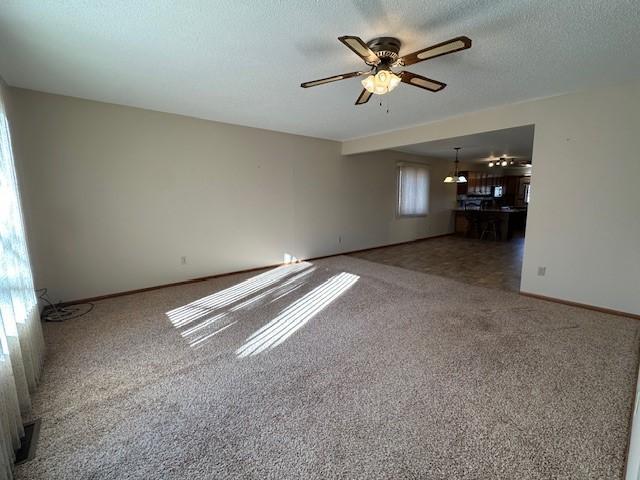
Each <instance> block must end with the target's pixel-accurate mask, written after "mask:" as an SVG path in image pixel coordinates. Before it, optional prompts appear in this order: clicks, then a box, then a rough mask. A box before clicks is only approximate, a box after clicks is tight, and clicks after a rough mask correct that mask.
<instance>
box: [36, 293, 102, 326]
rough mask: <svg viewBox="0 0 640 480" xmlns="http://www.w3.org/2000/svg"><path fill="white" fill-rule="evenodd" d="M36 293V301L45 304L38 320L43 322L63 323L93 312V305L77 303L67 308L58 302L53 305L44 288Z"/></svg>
mask: <svg viewBox="0 0 640 480" xmlns="http://www.w3.org/2000/svg"><path fill="white" fill-rule="evenodd" d="M36 293H37V294H38V299H39V300H42V301H43V302H45V303H46V304H47V305H46V306H45V307H44V309H43V310H42V314H41V315H40V318H41V319H42V320H44V321H45V322H64V321H65V320H72V319H74V318H79V317H82V316H83V315H86V314H87V313H89V312H90V311H91V310H93V303H79V304H77V305H67V306H63V305H62V304H61V303H60V302H58V303H57V304H54V303H53V302H52V301H51V300H49V296H48V295H47V289H46V288H40V289H38V290H36Z"/></svg>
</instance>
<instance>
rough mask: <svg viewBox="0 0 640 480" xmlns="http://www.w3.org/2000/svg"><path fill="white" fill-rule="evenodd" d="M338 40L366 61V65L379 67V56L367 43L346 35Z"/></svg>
mask: <svg viewBox="0 0 640 480" xmlns="http://www.w3.org/2000/svg"><path fill="white" fill-rule="evenodd" d="M338 40H340V41H341V42H342V43H344V44H345V45H346V46H347V48H349V49H350V50H351V51H352V52H353V53H355V54H356V55H358V56H359V57H360V58H361V59H362V60H364V61H365V63H367V64H369V65H377V64H379V63H380V59H379V58H378V56H377V55H376V54H375V53H374V52H373V50H371V49H370V48H369V47H368V46H367V44H366V43H364V42H363V41H362V39H361V38H360V37H352V36H349V35H346V36H343V37H338Z"/></svg>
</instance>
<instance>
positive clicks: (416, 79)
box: [400, 71, 447, 92]
mask: <svg viewBox="0 0 640 480" xmlns="http://www.w3.org/2000/svg"><path fill="white" fill-rule="evenodd" d="M400 81H402V83H408V84H409V85H413V86H414V87H419V88H424V89H425V90H429V91H430V92H439V91H440V90H442V89H443V88H444V87H446V86H447V84H446V83H442V82H438V81H437V80H432V79H430V78H427V77H423V76H422V75H416V74H415V73H411V72H407V71H404V72H402V73H401V74H400Z"/></svg>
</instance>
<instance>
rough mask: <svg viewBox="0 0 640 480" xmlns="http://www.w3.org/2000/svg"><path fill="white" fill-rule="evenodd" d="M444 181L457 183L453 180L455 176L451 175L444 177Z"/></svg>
mask: <svg viewBox="0 0 640 480" xmlns="http://www.w3.org/2000/svg"><path fill="white" fill-rule="evenodd" d="M444 183H455V181H454V180H453V177H452V176H451V175H449V176H448V177H446V178H445V179H444Z"/></svg>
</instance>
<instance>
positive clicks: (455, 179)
mask: <svg viewBox="0 0 640 480" xmlns="http://www.w3.org/2000/svg"><path fill="white" fill-rule="evenodd" d="M460 148H461V147H455V148H454V150H455V151H456V161H455V162H454V165H455V168H454V171H453V175H449V176H447V177H445V179H444V183H467V177H465V176H464V175H460V174H459V173H458V163H459V162H458V151H459V150H460Z"/></svg>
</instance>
